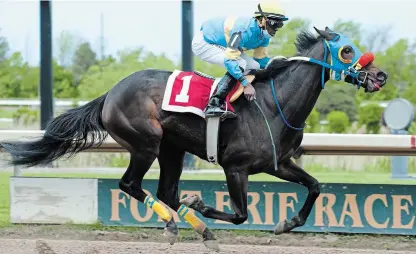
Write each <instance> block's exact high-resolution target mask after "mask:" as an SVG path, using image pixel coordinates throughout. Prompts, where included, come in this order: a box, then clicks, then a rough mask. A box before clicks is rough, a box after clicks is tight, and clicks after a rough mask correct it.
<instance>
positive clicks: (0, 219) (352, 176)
mask: <svg viewBox="0 0 416 254" xmlns="http://www.w3.org/2000/svg"><path fill="white" fill-rule="evenodd" d="M57 171H59V169H57ZM219 172H221V173H219V174H204V175H197V174H183V175H182V177H181V180H204V181H207V180H218V181H224V180H225V176H224V174H223V173H222V171H219ZM311 174H312V176H314V177H315V178H316V179H318V180H319V181H320V182H321V183H362V184H403V185H404V184H408V185H414V184H416V180H392V179H391V175H390V174H386V173H365V172H313V173H311ZM22 175H23V176H37V177H72V178H110V179H119V178H120V177H121V174H88V173H85V174H78V173H77V174H74V173H59V172H57V173H23V174H22ZM10 176H12V173H5V172H0V228H2V227H7V226H10V224H9V214H10V206H9V202H10V197H9V177H10ZM158 177H159V174H156V173H148V174H147V175H146V176H145V179H158ZM249 180H250V181H264V182H277V181H282V180H280V179H277V178H275V177H272V176H269V175H266V174H257V175H253V176H250V177H249Z"/></svg>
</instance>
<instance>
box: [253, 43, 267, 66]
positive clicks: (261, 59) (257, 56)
mask: <svg viewBox="0 0 416 254" xmlns="http://www.w3.org/2000/svg"><path fill="white" fill-rule="evenodd" d="M269 42H270V39H267V40H264V42H263V43H262V44H261V45H260V46H259V47H258V48H256V49H254V51H253V59H254V60H256V61H257V62H258V63H259V64H260V68H261V69H264V68H265V67H266V64H267V63H268V62H269V60H270V57H269V56H268V52H267V47H268V46H269Z"/></svg>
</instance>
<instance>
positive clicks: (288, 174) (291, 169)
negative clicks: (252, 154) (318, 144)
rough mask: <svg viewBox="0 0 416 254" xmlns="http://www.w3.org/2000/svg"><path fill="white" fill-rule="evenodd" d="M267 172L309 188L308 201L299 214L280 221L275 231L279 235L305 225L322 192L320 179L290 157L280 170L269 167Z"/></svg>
mask: <svg viewBox="0 0 416 254" xmlns="http://www.w3.org/2000/svg"><path fill="white" fill-rule="evenodd" d="M266 173H267V174H270V175H273V176H276V177H278V178H280V179H283V180H286V181H290V182H293V183H297V184H301V185H304V186H306V188H308V197H307V198H306V201H305V203H304V204H303V206H302V208H301V209H300V211H299V213H298V215H296V216H294V217H293V218H292V219H291V220H284V221H280V222H279V223H278V224H277V225H276V227H275V229H274V233H275V234H276V235H278V234H281V233H284V232H289V231H290V230H292V229H294V228H296V227H300V226H303V225H304V224H305V222H306V220H307V218H308V216H309V214H310V213H311V210H312V207H313V205H314V203H315V201H316V199H317V198H318V196H319V194H320V189H319V182H318V180H316V179H315V178H314V177H312V176H311V175H309V174H308V173H306V171H305V170H303V169H302V168H300V167H299V166H298V165H296V164H295V163H294V162H293V161H292V160H290V159H288V160H287V162H284V163H282V164H280V165H279V170H277V171H275V170H273V169H269V170H267V171H266Z"/></svg>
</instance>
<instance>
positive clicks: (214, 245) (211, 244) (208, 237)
mask: <svg viewBox="0 0 416 254" xmlns="http://www.w3.org/2000/svg"><path fill="white" fill-rule="evenodd" d="M202 237H203V238H204V245H205V247H207V248H208V249H211V250H214V251H217V252H218V251H220V246H219V244H218V241H217V240H216V239H215V237H214V235H213V234H212V233H211V231H210V230H209V229H208V228H206V229H205V230H204V232H203V233H202Z"/></svg>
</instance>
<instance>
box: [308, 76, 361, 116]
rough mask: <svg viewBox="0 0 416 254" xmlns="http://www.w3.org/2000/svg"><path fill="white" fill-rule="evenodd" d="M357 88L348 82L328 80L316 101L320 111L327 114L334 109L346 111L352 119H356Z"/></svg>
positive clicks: (324, 114)
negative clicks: (355, 97)
mask: <svg viewBox="0 0 416 254" xmlns="http://www.w3.org/2000/svg"><path fill="white" fill-rule="evenodd" d="M356 93H357V91H356V88H354V87H353V86H351V85H349V84H346V83H336V82H334V81H328V82H327V83H326V85H325V88H324V90H323V91H322V93H321V96H320V97H319V99H318V102H317V103H316V108H317V110H318V112H319V113H320V114H321V115H323V116H326V115H327V114H328V113H330V112H331V111H333V110H339V111H342V112H345V113H346V114H347V115H348V118H349V120H350V121H355V120H356V115H357V106H356V104H357V103H356V101H355V99H354V96H355V94H356Z"/></svg>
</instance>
